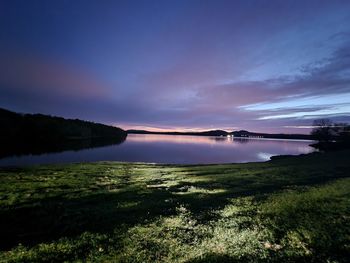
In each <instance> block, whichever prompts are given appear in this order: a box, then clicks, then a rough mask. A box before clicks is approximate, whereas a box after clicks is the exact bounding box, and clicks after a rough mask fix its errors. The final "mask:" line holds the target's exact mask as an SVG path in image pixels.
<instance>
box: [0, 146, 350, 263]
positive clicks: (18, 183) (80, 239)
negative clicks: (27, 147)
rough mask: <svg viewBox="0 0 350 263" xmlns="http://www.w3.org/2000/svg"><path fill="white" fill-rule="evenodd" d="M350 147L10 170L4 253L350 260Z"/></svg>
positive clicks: (7, 257) (3, 214) (3, 257)
mask: <svg viewBox="0 0 350 263" xmlns="http://www.w3.org/2000/svg"><path fill="white" fill-rule="evenodd" d="M349 156H350V152H349V151H337V152H329V153H314V154H310V155H304V156H297V157H286V158H279V159H275V160H272V161H269V162H266V163H248V164H227V165H207V166H165V165H151V164H134V163H133V164H132V163H114V162H101V163H82V164H71V165H50V166H36V167H26V168H0V236H1V244H0V248H1V250H2V252H0V261H2V262H63V261H78V262H348V259H349V258H350V172H349V171H350V162H349Z"/></svg>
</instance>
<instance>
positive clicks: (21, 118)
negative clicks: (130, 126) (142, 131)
mask: <svg viewBox="0 0 350 263" xmlns="http://www.w3.org/2000/svg"><path fill="white" fill-rule="evenodd" d="M0 123H1V129H0V142H1V146H2V147H1V150H0V157H3V156H6V155H13V154H28V153H40V152H51V151H62V150H67V149H74V150H77V149H82V148H87V147H94V146H96V145H97V146H99V145H106V144H110V143H120V142H122V141H123V140H125V138H126V136H127V134H126V132H125V131H124V130H122V129H120V128H117V127H112V126H108V125H104V124H99V123H93V122H88V121H82V120H78V119H75V120H72V119H64V118H61V117H52V116H48V115H43V114H19V113H15V112H11V111H8V110H5V109H0ZM107 142H108V143H107ZM109 142H110V143H109Z"/></svg>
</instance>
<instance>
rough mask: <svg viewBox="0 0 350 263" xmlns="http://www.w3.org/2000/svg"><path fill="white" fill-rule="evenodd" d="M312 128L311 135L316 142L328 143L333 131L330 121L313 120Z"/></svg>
mask: <svg viewBox="0 0 350 263" xmlns="http://www.w3.org/2000/svg"><path fill="white" fill-rule="evenodd" d="M313 126H314V128H313V129H312V131H311V135H313V136H314V137H315V139H316V140H318V141H321V142H328V141H330V140H331V139H332V137H333V135H334V130H333V129H332V126H333V123H332V121H331V120H329V119H319V120H314V122H313Z"/></svg>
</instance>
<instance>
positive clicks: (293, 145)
mask: <svg viewBox="0 0 350 263" xmlns="http://www.w3.org/2000/svg"><path fill="white" fill-rule="evenodd" d="M311 143H312V141H302V140H277V139H276V140H274V139H240V138H227V137H207V136H184V135H154V134H146V135H144V134H142V135H141V134H129V135H128V137H127V139H126V140H125V142H123V143H122V144H115V145H109V146H103V147H96V148H89V149H83V150H71V151H64V152H59V153H45V154H40V155H23V156H14V157H5V158H2V159H0V165H1V166H12V165H30V164H49V163H71V162H95V161H122V162H149V163H168V164H209V163H245V162H262V161H267V160H269V159H270V157H271V156H274V155H286V154H292V155H298V154H304V153H310V152H312V151H314V149H313V148H312V147H310V146H309V144H311Z"/></svg>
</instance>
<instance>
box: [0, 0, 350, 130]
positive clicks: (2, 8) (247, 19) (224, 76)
mask: <svg viewBox="0 0 350 263" xmlns="http://www.w3.org/2000/svg"><path fill="white" fill-rule="evenodd" d="M0 70H1V74H0V107H4V108H7V109H10V110H14V111H18V112H31V113H38V112H40V113H44V114H51V115H57V116H63V117H69V118H80V119H86V120H91V121H96V122H103V123H107V124H113V125H116V126H120V127H122V128H126V129H128V128H148V129H149V128H157V129H176V130H182V129H216V128H221V129H228V130H232V129H247V130H251V131H264V132H293V133H307V132H309V129H307V128H306V129H305V127H308V126H310V125H311V124H312V121H313V120H314V119H318V118H325V117H326V118H331V119H333V120H334V121H342V122H344V121H345V122H350V1H348V0H346V1H336V0H332V1H321V0H318V1H307V0H300V1H297V0H294V1H286V0H280V1H271V0H269V1H263V0H260V1H249V0H245V1H243V0H242V1H238V0H236V1H233V0H227V1H219V0H212V1H205V0H199V1H190V0H185V1H175V0H173V1H171V0H163V1H151V0H148V1H142V0H138V1H133V0H128V1H107V0H102V1H97V0H95V1H87V0H81V1H80V0H72V1H63V0H60V1H58V0H57V1H55V0H52V1H36V0H31V1H28V0H23V1H17V0H0Z"/></svg>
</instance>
